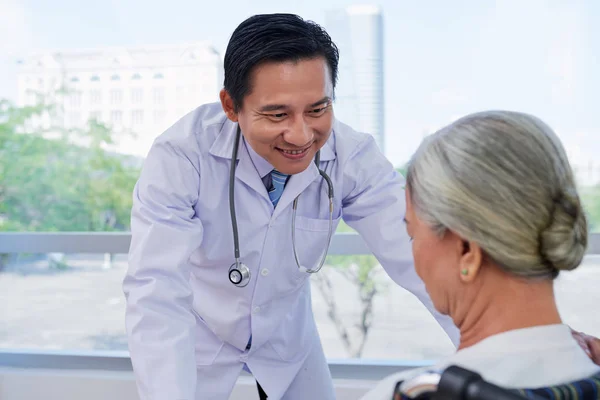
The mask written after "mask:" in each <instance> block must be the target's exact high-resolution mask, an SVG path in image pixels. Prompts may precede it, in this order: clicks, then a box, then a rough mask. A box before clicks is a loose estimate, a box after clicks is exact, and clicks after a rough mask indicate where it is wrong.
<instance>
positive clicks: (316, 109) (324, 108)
mask: <svg viewBox="0 0 600 400" xmlns="http://www.w3.org/2000/svg"><path fill="white" fill-rule="evenodd" d="M327 107H329V106H323V107H319V108H314V109H312V110H311V111H310V113H311V114H322V113H323V112H324V111H325V110H326V109H327Z"/></svg>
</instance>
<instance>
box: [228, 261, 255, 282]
mask: <svg viewBox="0 0 600 400" xmlns="http://www.w3.org/2000/svg"><path fill="white" fill-rule="evenodd" d="M229 281H230V282H231V283H233V284H234V285H235V286H239V287H244V286H246V285H247V284H248V282H250V268H248V267H247V266H246V265H245V264H244V263H241V262H235V263H233V264H231V267H229Z"/></svg>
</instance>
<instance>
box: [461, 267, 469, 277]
mask: <svg viewBox="0 0 600 400" xmlns="http://www.w3.org/2000/svg"><path fill="white" fill-rule="evenodd" d="M460 273H461V274H462V275H464V276H467V275H468V274H469V270H468V269H466V268H463V269H461V270H460Z"/></svg>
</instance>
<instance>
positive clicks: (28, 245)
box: [0, 232, 600, 255]
mask: <svg viewBox="0 0 600 400" xmlns="http://www.w3.org/2000/svg"><path fill="white" fill-rule="evenodd" d="M130 242H131V234H130V233H128V232H0V254H2V253H34V254H42V253H70V254H82V253H96V254H103V253H110V254H125V253H127V252H128V251H129V244H130ZM329 254H330V255H365V254H371V252H370V250H369V248H368V247H367V245H366V243H365V241H364V240H363V239H362V238H361V237H360V235H358V234H357V233H336V234H335V235H333V238H332V240H331V246H330V247H329ZM587 254H588V255H599V254H600V233H593V234H591V235H589V240H588V248H587Z"/></svg>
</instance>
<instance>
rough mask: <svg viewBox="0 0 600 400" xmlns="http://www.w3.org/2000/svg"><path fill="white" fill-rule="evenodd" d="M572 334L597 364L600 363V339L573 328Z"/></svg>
mask: <svg viewBox="0 0 600 400" xmlns="http://www.w3.org/2000/svg"><path fill="white" fill-rule="evenodd" d="M571 334H572V335H573V338H575V340H577V343H579V345H580V346H581V348H582V349H583V350H584V351H585V353H586V354H587V355H588V356H589V357H590V358H591V359H592V361H593V362H594V363H595V364H598V365H600V339H598V338H597V337H594V336H590V335H586V334H585V333H583V332H577V331H575V330H573V329H571Z"/></svg>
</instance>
